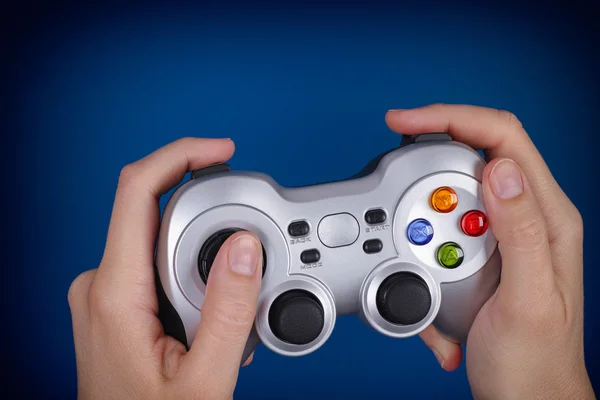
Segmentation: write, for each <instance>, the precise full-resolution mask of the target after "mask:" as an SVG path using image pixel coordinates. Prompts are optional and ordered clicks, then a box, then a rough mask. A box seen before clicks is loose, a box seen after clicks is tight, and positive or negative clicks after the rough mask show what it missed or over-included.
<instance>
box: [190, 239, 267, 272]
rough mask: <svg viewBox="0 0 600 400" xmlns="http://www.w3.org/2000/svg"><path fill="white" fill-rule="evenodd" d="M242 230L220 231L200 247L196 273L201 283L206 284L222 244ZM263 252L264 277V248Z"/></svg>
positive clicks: (265, 260) (265, 265) (265, 263)
mask: <svg viewBox="0 0 600 400" xmlns="http://www.w3.org/2000/svg"><path fill="white" fill-rule="evenodd" d="M242 230H243V229H239V228H228V229H223V230H220V231H218V232H216V233H213V234H212V235H211V236H210V237H209V238H208V239H207V240H206V242H204V244H203V245H202V248H201V249H200V254H199V255H198V272H199V273H200V278H202V282H204V284H206V282H207V281H208V274H209V273H210V269H211V267H212V265H213V262H214V261H215V258H216V257H217V253H218V252H219V249H220V248H221V246H223V243H225V241H226V240H227V239H228V238H229V237H230V236H231V235H233V234H234V233H236V232H239V231H242ZM262 252H263V270H262V274H263V276H264V275H265V270H266V268H267V253H266V252H265V248H264V246H263V248H262Z"/></svg>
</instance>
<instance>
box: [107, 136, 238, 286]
mask: <svg viewBox="0 0 600 400" xmlns="http://www.w3.org/2000/svg"><path fill="white" fill-rule="evenodd" d="M233 152H234V144H233V142H232V141H231V140H229V139H199V138H184V139H179V140H177V141H175V142H172V143H170V144H168V145H166V146H164V147H161V148H160V149H158V150H156V151H155V152H153V153H151V154H150V155H148V156H146V157H144V158H143V159H141V160H139V161H136V162H134V163H133V164H129V165H127V166H126V167H125V168H123V170H122V172H121V176H120V177H119V184H118V187H117V192H116V195H115V201H114V207H113V213H112V216H111V221H110V226H109V230H108V236H107V241H106V248H105V251H104V257H103V263H102V264H101V266H100V268H99V269H98V274H99V275H101V276H105V275H107V274H110V276H111V279H109V280H110V282H111V287H112V288H116V289H118V288H119V287H123V288H125V290H126V291H128V292H130V291H131V290H132V289H133V288H139V287H140V286H139V284H141V287H142V288H147V289H148V290H153V288H154V287H153V286H152V284H153V282H154V275H153V269H152V268H151V266H152V265H153V257H154V245H155V240H156V234H157V231H158V224H159V217H160V208H159V198H160V196H161V195H163V194H165V193H167V192H168V191H169V190H171V189H172V188H173V187H174V186H175V185H177V184H178V183H179V182H180V181H181V180H182V179H183V177H184V175H185V173H186V172H188V171H191V170H195V169H199V168H202V167H205V166H207V165H210V164H214V163H218V162H224V161H227V160H228V159H229V158H230V157H231V156H232V154H233ZM132 284H135V286H134V287H132V286H131V285H132ZM128 288H129V289H128Z"/></svg>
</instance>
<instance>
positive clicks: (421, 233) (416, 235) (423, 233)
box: [406, 218, 433, 246]
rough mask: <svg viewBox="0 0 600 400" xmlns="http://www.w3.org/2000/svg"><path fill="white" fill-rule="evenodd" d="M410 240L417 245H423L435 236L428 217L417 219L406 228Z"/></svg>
mask: <svg viewBox="0 0 600 400" xmlns="http://www.w3.org/2000/svg"><path fill="white" fill-rule="evenodd" d="M406 235H407V236H408V240H410V242H411V243H412V244H416V245H417V246H423V245H425V244H427V243H429V242H431V239H432V238H433V227H432V226H431V224H430V223H429V221H427V220H426V219H423V218H419V219H415V220H414V221H413V222H411V223H410V224H409V225H408V228H407V229H406Z"/></svg>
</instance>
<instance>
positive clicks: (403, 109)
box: [388, 108, 406, 112]
mask: <svg viewBox="0 0 600 400" xmlns="http://www.w3.org/2000/svg"><path fill="white" fill-rule="evenodd" d="M405 110H406V109H405V108H392V109H391V110H388V112H392V111H405Z"/></svg>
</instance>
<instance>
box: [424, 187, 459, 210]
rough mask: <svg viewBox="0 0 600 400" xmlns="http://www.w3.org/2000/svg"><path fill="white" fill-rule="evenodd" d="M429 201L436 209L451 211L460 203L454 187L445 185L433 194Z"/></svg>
mask: <svg viewBox="0 0 600 400" xmlns="http://www.w3.org/2000/svg"><path fill="white" fill-rule="evenodd" d="M429 202H430V204H431V207H432V208H433V209H434V210H435V211H437V212H439V213H449V212H451V211H453V210H454V209H455V208H456V206H457V205H458V196H457V195H456V192H455V191H454V190H453V189H452V188H449V187H447V186H443V187H441V188H438V189H436V190H435V191H434V192H433V193H432V194H431V198H430V199H429Z"/></svg>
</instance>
